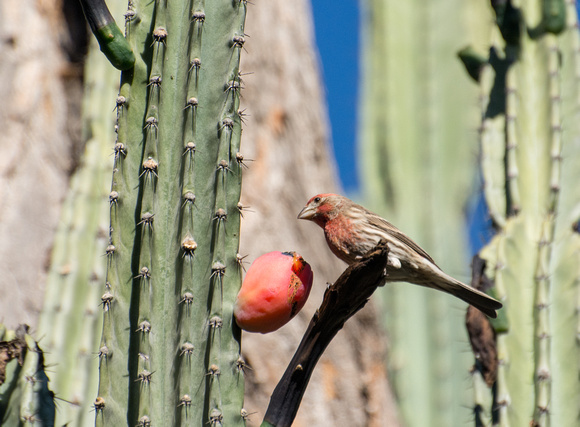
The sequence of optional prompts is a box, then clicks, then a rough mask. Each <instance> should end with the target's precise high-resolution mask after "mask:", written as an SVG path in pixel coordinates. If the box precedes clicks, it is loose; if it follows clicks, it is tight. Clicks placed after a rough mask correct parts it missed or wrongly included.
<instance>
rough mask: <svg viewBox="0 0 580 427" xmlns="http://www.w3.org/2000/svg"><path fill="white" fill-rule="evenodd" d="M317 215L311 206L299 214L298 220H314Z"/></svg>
mask: <svg viewBox="0 0 580 427" xmlns="http://www.w3.org/2000/svg"><path fill="white" fill-rule="evenodd" d="M315 214H316V210H315V209H313V208H312V207H311V206H306V207H305V208H304V209H302V210H301V211H300V213H299V214H298V219H312V218H313V217H314V215H315Z"/></svg>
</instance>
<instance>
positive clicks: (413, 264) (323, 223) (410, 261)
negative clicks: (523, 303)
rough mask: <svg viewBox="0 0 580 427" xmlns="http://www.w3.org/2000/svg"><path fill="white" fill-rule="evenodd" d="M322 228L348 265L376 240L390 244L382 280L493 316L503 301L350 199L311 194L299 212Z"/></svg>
mask: <svg viewBox="0 0 580 427" xmlns="http://www.w3.org/2000/svg"><path fill="white" fill-rule="evenodd" d="M298 219H304V220H310V221H313V222H314V223H316V224H317V225H319V226H320V227H321V228H322V229H323V230H324V236H325V238H326V243H327V244H328V247H329V248H330V250H331V251H332V253H333V254H334V255H336V256H337V257H338V258H340V259H341V260H342V261H344V262H346V263H347V264H349V265H350V264H353V263H355V262H357V261H358V260H360V259H361V258H362V257H363V255H365V254H366V253H367V252H368V251H370V250H371V249H373V248H374V247H375V246H376V245H377V244H378V243H379V242H380V241H381V240H385V241H386V242H387V244H388V247H389V255H388V260H387V269H386V277H385V281H386V282H409V283H413V284H416V285H420V286H425V287H427V288H433V289H437V290H440V291H443V292H446V293H448V294H451V295H453V296H455V297H457V298H459V299H461V300H463V301H465V302H466V303H468V304H471V305H472V306H474V307H475V308H477V309H479V310H480V311H482V312H483V313H485V314H486V315H488V316H489V317H492V318H496V317H497V313H496V310H498V309H500V308H502V306H503V305H502V303H501V302H499V301H497V300H496V299H494V298H492V297H490V296H489V295H487V294H485V293H483V292H480V291H478V290H477V289H474V288H472V287H471V286H468V285H466V284H464V283H462V282H460V281H459V280H456V279H454V278H453V277H451V276H449V275H448V274H447V273H445V272H444V271H443V270H441V268H439V267H438V266H437V264H436V263H435V261H434V260H433V258H431V256H430V255H429V254H428V253H427V252H426V251H425V250H424V249H423V248H421V247H420V246H419V245H418V244H417V243H415V242H414V241H413V240H411V238H409V237H408V236H407V235H406V234H405V233H403V232H402V231H401V230H399V229H398V228H397V227H395V226H394V225H393V224H391V223H390V222H388V221H387V220H386V219H383V218H381V217H380V216H379V215H377V214H375V213H373V212H371V211H369V210H367V209H366V208H364V207H363V206H361V205H358V204H356V203H355V202H353V201H352V200H350V199H348V198H346V197H344V196H340V195H338V194H331V193H325V194H318V195H316V196H314V197H312V198H311V199H310V200H309V201H308V203H306V206H305V207H304V208H303V209H302V210H301V211H300V213H299V214H298Z"/></svg>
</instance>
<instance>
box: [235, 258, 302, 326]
mask: <svg viewBox="0 0 580 427" xmlns="http://www.w3.org/2000/svg"><path fill="white" fill-rule="evenodd" d="M312 279H313V274H312V269H311V268H310V265H309V264H308V263H307V262H306V261H304V258H302V257H301V256H300V255H299V254H297V253H296V252H270V253H267V254H265V255H262V256H261V257H259V258H258V259H256V260H255V261H254V262H253V263H252V265H251V266H250V268H249V269H248V273H247V274H246V278H245V279H244V282H243V284H242V288H241V289H240V292H239V294H238V297H237V299H236V305H235V308H234V315H235V317H236V322H237V324H238V326H239V327H240V328H242V329H244V330H246V331H248V332H261V333H267V332H272V331H275V330H276V329H278V328H280V327H281V326H283V325H285V324H286V323H288V321H290V319H292V318H293V317H294V316H295V315H296V314H297V313H298V312H299V311H300V310H301V309H302V307H303V306H304V303H305V302H306V300H307V299H308V295H309V294H310V288H311V287H312Z"/></svg>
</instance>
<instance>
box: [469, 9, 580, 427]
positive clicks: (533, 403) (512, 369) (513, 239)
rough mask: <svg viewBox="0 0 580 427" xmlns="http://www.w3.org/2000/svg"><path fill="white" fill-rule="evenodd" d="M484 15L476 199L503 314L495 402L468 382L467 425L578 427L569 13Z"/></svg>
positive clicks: (575, 132) (577, 130) (578, 64)
mask: <svg viewBox="0 0 580 427" xmlns="http://www.w3.org/2000/svg"><path fill="white" fill-rule="evenodd" d="M491 3H492V6H494V8H495V13H496V23H497V26H496V27H494V28H491V29H490V34H491V35H492V41H491V43H490V45H491V49H490V52H491V55H490V60H489V64H488V65H486V66H485V67H484V69H483V70H482V73H481V76H480V85H481V90H482V127H481V138H480V139H481V153H482V154H481V168H482V174H483V176H484V182H485V187H484V189H485V197H486V201H487V204H488V206H489V210H490V215H491V217H492V219H493V222H494V225H495V226H496V228H497V230H498V232H497V234H496V236H495V237H494V238H493V239H492V241H491V242H490V243H489V244H488V245H487V246H486V247H485V248H483V249H482V251H481V252H480V256H481V257H482V258H483V259H485V260H486V265H487V267H486V275H487V276H488V277H490V278H492V279H493V280H494V282H495V287H496V295H497V296H498V297H500V298H501V299H503V301H504V302H505V309H504V319H503V320H502V321H501V323H499V324H497V323H493V325H494V326H495V329H496V332H497V352H498V368H497V391H496V392H495V393H494V394H492V393H491V391H489V390H488V389H487V388H486V387H485V385H484V384H483V382H482V381H481V378H480V377H479V374H478V373H476V375H475V389H476V408H479V409H478V411H477V416H476V425H492V424H493V425H500V426H506V427H507V426H518V425H534V426H542V427H543V426H550V425H551V426H564V425H577V424H578V420H579V418H580V411H579V410H578V405H577V401H578V398H579V397H580V382H579V381H578V377H579V374H580V372H579V369H580V366H579V364H578V363H577V360H578V358H579V350H580V349H579V346H578V340H577V336H578V335H577V334H578V324H579V321H578V319H579V317H578V307H579V295H580V292H579V289H578V284H579V279H580V271H579V269H578V265H580V259H579V255H578V254H579V253H580V252H579V250H580V239H579V236H578V228H577V221H578V218H579V216H580V204H579V202H578V201H579V200H580V191H579V189H578V185H577V182H578V180H579V179H580V172H579V171H580V167H579V159H580V157H579V156H580V144H579V141H580V114H579V112H580V51H579V50H578V48H579V46H580V43H579V37H578V30H577V18H576V10H575V7H574V3H573V2H566V3H565V2H564V1H563V0H561V1H543V2H540V1H522V2H517V3H516V2H507V6H506V5H498V3H499V2H491ZM500 6H501V7H500ZM498 30H499V31H498ZM481 409H483V410H481Z"/></svg>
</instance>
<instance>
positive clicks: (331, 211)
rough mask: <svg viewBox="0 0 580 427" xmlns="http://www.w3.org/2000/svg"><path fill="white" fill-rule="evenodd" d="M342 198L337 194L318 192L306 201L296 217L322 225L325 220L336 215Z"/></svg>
mask: <svg viewBox="0 0 580 427" xmlns="http://www.w3.org/2000/svg"><path fill="white" fill-rule="evenodd" d="M343 199H344V198H343V197H342V196H339V195H337V194H330V193H325V194H318V195H316V196H314V197H313V198H311V199H310V200H309V201H308V203H306V206H304V209H302V210H301V211H300V213H299V214H298V219H308V220H310V221H314V222H315V223H317V224H318V225H320V226H321V227H324V225H325V224H326V222H327V221H329V220H331V219H333V218H335V217H336V216H337V215H338V213H339V209H340V206H341V204H342V200H343Z"/></svg>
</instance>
